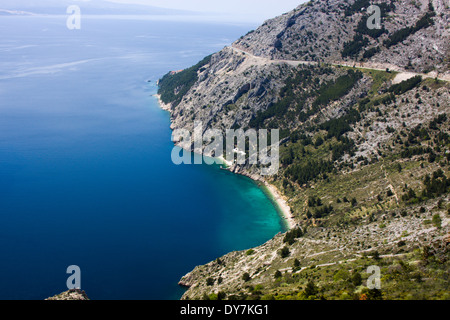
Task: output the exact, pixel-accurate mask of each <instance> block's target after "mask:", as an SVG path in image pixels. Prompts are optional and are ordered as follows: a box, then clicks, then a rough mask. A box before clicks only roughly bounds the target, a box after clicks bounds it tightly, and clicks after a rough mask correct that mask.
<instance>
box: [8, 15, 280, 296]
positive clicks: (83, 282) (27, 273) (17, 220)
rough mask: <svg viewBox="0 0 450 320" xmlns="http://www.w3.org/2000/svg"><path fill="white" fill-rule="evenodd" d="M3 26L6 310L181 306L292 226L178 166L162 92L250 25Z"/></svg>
mask: <svg viewBox="0 0 450 320" xmlns="http://www.w3.org/2000/svg"><path fill="white" fill-rule="evenodd" d="M66 22H67V17H65V16H47V17H43V16H0V299H1V300H43V299H46V298H48V297H50V296H53V295H55V294H58V293H61V292H63V291H66V290H67V289H68V279H69V277H71V275H72V274H71V273H68V272H67V271H68V267H69V266H78V267H79V270H80V272H79V273H78V274H77V276H79V280H80V282H79V284H80V288H81V289H82V290H84V291H85V292H86V293H87V295H88V297H89V298H90V299H92V300H177V299H180V298H181V296H182V294H183V292H184V289H183V288H181V287H179V286H178V281H179V280H180V278H181V277H182V276H183V275H185V274H186V273H188V272H190V271H191V270H193V269H194V268H195V267H196V266H197V265H201V264H205V263H208V262H210V261H212V260H215V259H216V258H218V257H220V256H222V255H224V254H226V253H228V252H232V251H236V250H247V249H249V248H253V247H255V246H259V245H261V244H263V243H264V242H266V241H267V240H269V239H271V238H272V237H273V236H274V235H276V234H277V233H279V232H282V231H285V230H286V226H285V225H284V223H283V219H282V218H281V217H280V214H279V211H278V210H277V207H276V205H275V204H274V203H273V201H272V200H271V198H270V197H269V196H268V195H267V194H266V193H265V191H264V190H263V189H261V188H260V187H259V186H258V185H257V184H256V183H255V182H253V181H252V180H250V179H248V178H246V177H242V176H238V175H234V174H232V173H230V172H228V171H225V170H221V167H220V166H219V165H214V166H208V165H206V164H203V165H179V166H177V165H175V164H173V162H172V160H171V152H172V150H173V148H174V146H173V143H172V141H171V134H172V132H171V130H170V115H169V113H168V112H166V111H163V110H161V109H160V108H159V106H158V102H157V99H156V98H155V96H154V95H155V94H156V93H157V90H158V88H157V80H158V79H159V78H161V77H162V76H163V75H164V74H166V73H167V72H169V71H171V70H179V69H184V68H187V67H189V66H191V65H193V64H195V63H197V62H198V61H199V60H201V59H202V58H203V57H205V56H207V55H209V54H211V53H213V52H216V51H218V50H221V49H222V48H223V47H224V46H227V45H230V44H231V43H232V42H233V41H234V40H236V39H238V38H239V37H240V36H241V35H243V34H245V33H247V31H249V30H251V29H253V28H254V27H255V26H254V25H250V24H245V23H240V24H236V23H224V22H211V21H209V22H199V21H178V20H176V19H152V18H147V19H133V18H130V17H128V18H119V17H91V18H86V19H83V20H82V24H81V29H74V30H70V29H69V28H67V23H66Z"/></svg>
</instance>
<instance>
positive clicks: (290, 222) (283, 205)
mask: <svg viewBox="0 0 450 320" xmlns="http://www.w3.org/2000/svg"><path fill="white" fill-rule="evenodd" d="M264 185H265V187H266V188H267V190H268V191H269V192H270V193H271V195H272V197H273V199H274V200H275V202H276V203H277V205H278V208H279V209H280V211H281V213H282V214H283V219H284V220H285V221H286V224H287V227H288V228H289V230H291V229H293V228H294V227H295V226H296V225H297V223H296V222H295V220H294V219H293V217H292V212H291V208H290V207H289V205H288V204H287V202H286V200H284V198H283V196H282V195H281V193H280V191H279V190H278V188H277V187H275V186H274V185H271V184H270V183H268V182H266V181H264Z"/></svg>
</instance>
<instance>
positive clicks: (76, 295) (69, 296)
mask: <svg viewBox="0 0 450 320" xmlns="http://www.w3.org/2000/svg"><path fill="white" fill-rule="evenodd" d="M45 300H74V301H76V300H81V301H85V300H90V299H89V298H88V296H87V295H86V292H84V291H82V290H79V289H71V290H69V291H66V292H63V293H60V294H58V295H56V296H53V297H50V298H47V299H45Z"/></svg>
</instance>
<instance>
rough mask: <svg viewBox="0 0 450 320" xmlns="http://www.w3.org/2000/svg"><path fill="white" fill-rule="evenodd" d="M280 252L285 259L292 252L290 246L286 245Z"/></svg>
mask: <svg viewBox="0 0 450 320" xmlns="http://www.w3.org/2000/svg"><path fill="white" fill-rule="evenodd" d="M278 253H279V255H280V257H281V258H283V259H284V258H287V257H289V255H290V254H291V251H289V248H288V247H284V248H283V249H281V250H280V251H279V252H278Z"/></svg>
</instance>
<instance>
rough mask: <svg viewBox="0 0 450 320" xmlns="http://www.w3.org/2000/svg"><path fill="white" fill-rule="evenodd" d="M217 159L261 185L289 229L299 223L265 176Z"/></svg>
mask: <svg viewBox="0 0 450 320" xmlns="http://www.w3.org/2000/svg"><path fill="white" fill-rule="evenodd" d="M154 97H155V98H156V99H157V100H158V104H159V107H160V108H161V109H162V110H164V111H168V112H171V105H170V104H166V103H164V102H163V101H162V100H161V95H159V94H155V95H154ZM217 159H219V160H220V161H221V162H222V163H223V164H224V165H226V166H227V167H226V168H223V170H227V171H229V172H232V173H234V174H239V175H242V176H246V177H248V178H250V179H251V180H253V181H254V182H256V183H257V184H258V185H259V187H260V188H261V189H262V190H263V191H264V192H265V193H266V195H267V196H268V197H269V198H270V200H271V201H272V202H273V203H274V206H275V209H276V210H277V211H278V213H279V215H280V218H281V219H282V220H283V222H284V224H285V227H286V228H287V231H289V230H292V229H293V228H294V227H295V226H296V225H297V222H296V221H295V220H294V218H293V216H292V211H291V207H290V206H289V205H288V204H287V202H286V200H285V199H284V198H283V196H282V194H281V192H280V191H279V190H278V188H277V187H276V186H274V185H273V184H270V183H269V182H267V181H266V180H265V179H264V178H261V177H256V176H252V175H251V174H248V173H246V172H243V173H240V172H236V171H235V170H232V168H233V165H232V163H230V162H228V161H227V160H226V159H225V158H224V157H223V156H221V157H218V158H217Z"/></svg>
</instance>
